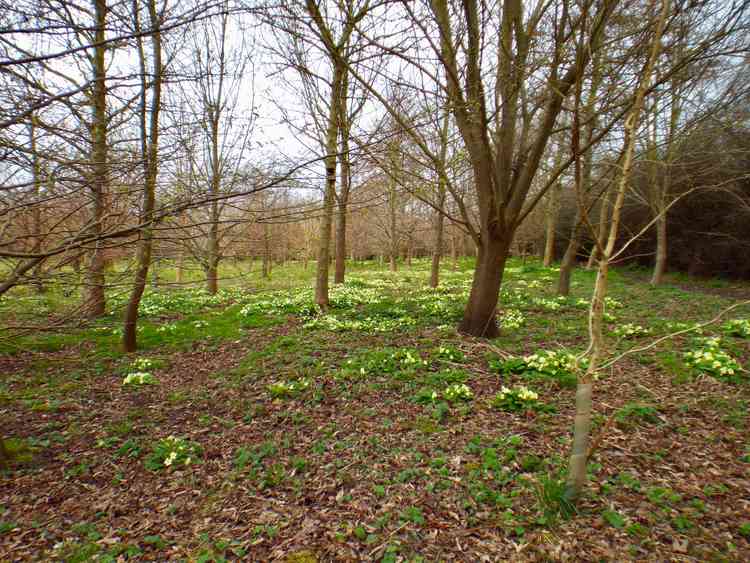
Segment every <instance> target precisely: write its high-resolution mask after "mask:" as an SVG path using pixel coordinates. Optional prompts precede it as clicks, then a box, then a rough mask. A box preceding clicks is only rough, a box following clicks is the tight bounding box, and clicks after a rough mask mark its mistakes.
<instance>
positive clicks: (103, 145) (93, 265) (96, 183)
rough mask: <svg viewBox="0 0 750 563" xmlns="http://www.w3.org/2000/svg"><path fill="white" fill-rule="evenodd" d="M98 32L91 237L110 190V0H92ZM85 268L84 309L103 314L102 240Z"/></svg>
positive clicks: (97, 230) (99, 228) (99, 229)
mask: <svg viewBox="0 0 750 563" xmlns="http://www.w3.org/2000/svg"><path fill="white" fill-rule="evenodd" d="M93 4H94V18H95V25H96V31H95V33H94V39H95V45H96V46H95V47H94V52H93V59H92V62H93V74H94V80H93V81H94V86H93V96H92V104H93V109H94V111H93V120H92V124H91V160H92V165H93V166H92V168H93V170H92V172H93V173H92V176H91V179H90V183H91V211H92V213H91V226H90V228H89V231H90V234H91V236H92V237H99V236H101V234H102V233H103V231H104V225H103V222H104V214H105V209H104V198H105V193H106V189H107V172H108V170H107V84H106V80H107V71H106V65H105V61H104V55H105V52H106V49H107V46H106V45H105V44H104V41H105V29H106V26H107V0H93ZM92 244H93V248H92V249H91V253H90V256H89V262H88V266H87V271H86V280H85V285H86V288H85V297H84V309H85V311H86V313H87V315H88V316H89V318H96V317H101V316H102V315H104V314H105V312H106V297H105V295H104V286H105V283H106V282H105V276H104V267H105V261H104V249H103V244H102V241H101V240H96V241H95V242H93V243H92Z"/></svg>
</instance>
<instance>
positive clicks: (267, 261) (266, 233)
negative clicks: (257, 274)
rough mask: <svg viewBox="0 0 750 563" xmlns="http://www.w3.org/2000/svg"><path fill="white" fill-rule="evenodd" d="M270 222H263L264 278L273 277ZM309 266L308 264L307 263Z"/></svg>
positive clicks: (262, 267)
mask: <svg viewBox="0 0 750 563" xmlns="http://www.w3.org/2000/svg"><path fill="white" fill-rule="evenodd" d="M270 228H271V227H270V226H269V224H268V223H263V260H262V264H261V275H262V276H263V278H264V279H268V278H269V277H271V233H270ZM305 268H307V264H305Z"/></svg>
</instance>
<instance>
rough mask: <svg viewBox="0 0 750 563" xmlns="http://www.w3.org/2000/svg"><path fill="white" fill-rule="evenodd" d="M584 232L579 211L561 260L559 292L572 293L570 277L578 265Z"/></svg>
mask: <svg viewBox="0 0 750 563" xmlns="http://www.w3.org/2000/svg"><path fill="white" fill-rule="evenodd" d="M582 232H583V223H582V222H581V218H580V216H579V214H578V213H576V218H575V225H574V226H573V230H572V231H571V233H570V240H569V241H568V246H567V248H566V249H565V255H564V256H563V259H562V262H560V276H559V278H558V281H557V294H558V295H565V296H567V295H570V278H571V276H572V274H573V268H575V265H576V257H577V256H578V247H579V246H580V245H581V235H582Z"/></svg>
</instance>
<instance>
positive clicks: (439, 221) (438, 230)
mask: <svg viewBox="0 0 750 563" xmlns="http://www.w3.org/2000/svg"><path fill="white" fill-rule="evenodd" d="M438 189H439V190H440V191H439V193H438V211H436V212H435V242H434V243H433V248H432V266H431V268H430V287H437V286H438V283H439V277H440V258H441V257H442V255H443V227H444V225H445V217H444V216H443V210H444V207H445V184H444V183H443V182H440V185H439V187H438Z"/></svg>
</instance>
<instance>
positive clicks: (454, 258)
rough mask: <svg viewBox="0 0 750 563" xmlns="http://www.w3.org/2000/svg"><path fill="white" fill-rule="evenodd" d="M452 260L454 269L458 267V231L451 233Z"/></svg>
mask: <svg viewBox="0 0 750 563" xmlns="http://www.w3.org/2000/svg"><path fill="white" fill-rule="evenodd" d="M451 260H452V261H453V270H454V271H455V270H457V269H458V244H457V242H456V233H455V232H453V233H452V234H451Z"/></svg>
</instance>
